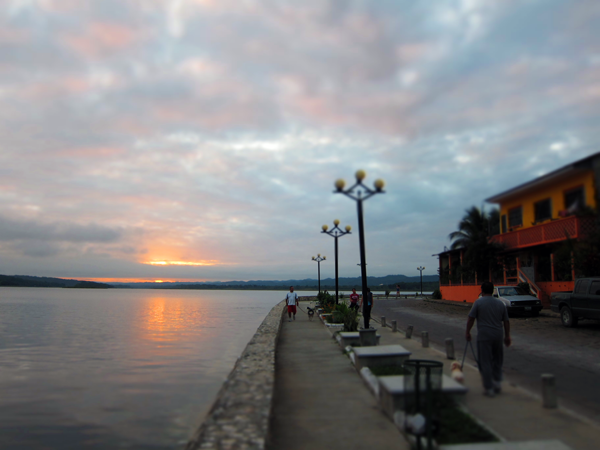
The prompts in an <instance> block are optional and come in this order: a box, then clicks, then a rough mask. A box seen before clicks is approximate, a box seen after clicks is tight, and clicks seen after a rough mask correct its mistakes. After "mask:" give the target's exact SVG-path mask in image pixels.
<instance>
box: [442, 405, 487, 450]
mask: <svg viewBox="0 0 600 450" xmlns="http://www.w3.org/2000/svg"><path fill="white" fill-rule="evenodd" d="M440 403H441V404H440V410H439V412H440V416H439V418H440V423H441V426H440V428H439V431H438V433H437V436H436V440H437V441H438V443H439V444H443V445H449V444H469V443H475V442H498V439H497V438H496V436H494V435H493V434H492V433H490V432H489V431H488V430H487V429H485V428H483V427H482V426H481V425H479V423H477V421H475V420H474V419H473V418H472V417H471V416H470V415H469V414H467V413H465V412H464V411H463V410H462V409H460V407H459V406H458V405H457V404H456V403H455V402H454V401H452V400H451V399H450V398H448V397H447V396H442V398H441V402H440Z"/></svg>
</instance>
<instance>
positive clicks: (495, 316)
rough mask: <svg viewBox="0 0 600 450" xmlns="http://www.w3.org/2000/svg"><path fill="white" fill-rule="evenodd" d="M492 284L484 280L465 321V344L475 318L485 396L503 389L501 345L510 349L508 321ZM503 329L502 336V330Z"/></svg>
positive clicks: (479, 362) (502, 354) (504, 308)
mask: <svg viewBox="0 0 600 450" xmlns="http://www.w3.org/2000/svg"><path fill="white" fill-rule="evenodd" d="M493 293H494V285H493V284H492V283H491V282H489V281H486V282H484V283H483V284H482V285H481V297H479V298H478V299H477V300H475V303H473V307H472V308H471V312H469V318H468V320H467V332H466V335H465V337H466V339H467V341H470V340H471V328H473V324H474V323H475V319H477V354H478V359H479V361H478V365H479V373H480V374H481V380H482V381H483V389H484V393H483V394H484V395H486V396H488V397H494V396H495V395H496V394H499V393H500V392H501V390H502V387H501V382H502V362H503V359H504V351H503V348H502V341H503V340H504V345H506V346H507V347H510V344H511V339H510V322H509V321H508V312H507V311H506V306H504V303H502V302H501V301H500V300H498V299H496V298H494V297H493V296H492V294H493ZM503 328H504V333H502V329H503Z"/></svg>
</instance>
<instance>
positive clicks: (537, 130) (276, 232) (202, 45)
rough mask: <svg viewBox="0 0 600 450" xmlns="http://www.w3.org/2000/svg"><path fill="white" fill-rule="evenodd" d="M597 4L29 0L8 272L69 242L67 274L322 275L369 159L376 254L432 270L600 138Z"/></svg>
mask: <svg viewBox="0 0 600 450" xmlns="http://www.w3.org/2000/svg"><path fill="white" fill-rule="evenodd" d="M599 16H600V7H599V6H598V5H597V2H593V1H582V2H577V4H566V3H565V2H561V1H558V0H550V1H547V2H540V1H530V2H526V3H518V2H514V1H493V0H485V1H484V0H478V1H476V0H455V1H448V2H436V3H423V2H413V1H408V0H406V1H399V2H376V1H367V0H364V1H357V2H350V3H349V2H339V1H333V0H332V1H317V0H314V1H306V2H302V3H301V4H300V3H285V2H276V1H264V2H238V1H235V2H234V1H230V0H223V1H219V2H214V1H193V0H178V1H166V0H165V1H163V0H149V1H145V2H138V1H137V0H119V1H117V0H102V1H100V0H96V1H90V2H77V1H71V0H68V1H67V0H61V1H50V0H44V1H26V2H25V1H11V2H10V3H9V4H8V6H5V7H3V9H0V22H1V25H2V26H1V27H0V30H1V31H0V54H1V55H2V58H0V60H1V61H2V62H0V85H1V86H2V89H0V98H1V99H2V102H1V104H2V105H4V106H0V208H2V209H1V210H2V211H3V213H2V216H0V242H1V244H2V247H1V248H0V273H5V272H13V271H12V270H11V268H12V267H18V268H19V270H20V271H21V272H22V273H27V270H28V269H27V268H29V273H32V274H35V273H34V272H39V271H43V270H49V271H51V270H55V268H54V267H49V266H44V265H43V264H41V263H40V261H41V260H43V259H44V258H39V256H43V255H52V256H53V258H57V259H58V260H60V262H61V265H60V267H63V268H64V270H65V271H66V272H67V273H64V274H63V275H64V276H75V274H87V275H86V276H89V277H101V276H108V277H111V276H115V274H114V273H113V274H111V273H109V272H110V271H111V270H113V271H114V272H115V273H118V274H122V275H123V276H130V277H140V276H143V274H149V275H151V276H159V277H167V276H169V277H171V278H173V277H177V276H180V277H182V278H188V279H189V278H194V277H200V278H203V279H207V278H218V279H231V278H238V279H249V278H254V279H256V278H263V279H264V278H277V277H282V278H304V277H307V276H312V277H314V275H315V274H314V270H313V269H314V268H313V267H312V265H311V260H310V256H312V255H313V254H316V253H321V254H326V253H331V252H328V251H326V250H327V249H328V248H329V249H331V245H332V242H330V240H327V238H326V237H324V236H322V235H320V233H319V230H320V226H321V225H322V224H323V223H329V224H331V222H332V221H333V219H336V218H337V219H340V220H341V221H342V224H344V225H345V224H350V225H352V226H353V228H354V230H357V219H356V205H355V204H354V202H352V201H351V200H349V199H347V198H344V197H343V196H340V195H334V194H333V193H332V190H333V181H334V180H335V179H336V178H339V177H345V178H346V179H347V181H349V180H350V179H352V177H353V174H354V172H355V171H356V170H357V169H358V168H365V169H366V170H367V172H368V173H369V177H368V179H367V180H368V183H372V181H373V180H374V179H375V178H378V177H382V178H384V179H386V181H387V182H388V186H387V188H386V191H387V192H386V194H385V195H380V196H376V197H375V198H373V199H370V200H369V201H368V202H367V203H366V204H365V226H366V229H367V244H368V259H369V270H370V271H371V270H372V271H373V272H374V273H377V274H380V275H385V274H387V273H390V272H406V273H407V274H410V271H412V270H414V269H413V267H416V266H417V265H425V266H427V267H430V266H431V267H432V269H434V266H433V265H432V263H431V256H430V255H431V254H433V253H436V252H438V251H440V250H441V249H442V248H443V246H444V245H447V244H448V240H447V235H448V233H450V232H451V231H452V230H453V229H454V227H455V226H456V223H457V222H458V220H460V217H461V216H462V213H463V211H464V210H465V209H466V208H468V207H469V206H471V205H480V204H481V203H482V201H483V199H484V198H486V197H489V196H491V195H493V194H495V193H497V192H501V191H503V190H506V189H507V188H510V187H511V186H515V185H518V184H521V183H522V182H524V181H527V180H530V179H532V178H533V177H535V176H537V175H538V174H540V173H544V172H548V171H550V170H554V169H556V168H558V167H560V166H561V165H563V164H566V163H568V162H570V161H573V160H576V159H578V158H581V157H584V156H586V155H589V154H591V153H594V152H596V151H598V142H599V138H600V132H599V131H598V130H597V122H598V116H599V107H598V104H599V103H598V101H597V100H598V97H599V95H600V94H599V93H600V87H599V84H598V81H597V80H598V79H599V78H600V77H599V75H600V72H599V71H600V65H598V63H597V61H598V60H599V58H600V56H599V55H600V39H599V38H598V36H597V33H596V30H595V23H596V22H597V19H598V18H599ZM355 238H356V235H353V236H348V237H346V238H344V242H340V244H341V245H342V247H341V249H340V251H341V255H342V259H341V261H340V264H341V268H342V270H343V271H345V272H347V273H348V274H350V275H354V274H356V273H357V271H358V268H357V266H356V263H357V262H358V261H357V259H358V256H357V252H358V244H357V242H356V239H355ZM8 255H10V258H7V257H8ZM422 258H428V259H426V260H423V259H422ZM7 261H10V262H7ZM148 261H175V262H179V263H182V264H177V265H170V266H151V265H148V264H144V263H145V262H148ZM206 261H210V262H214V265H212V266H192V265H188V264H194V263H198V262H206ZM107 262H109V264H108V267H107ZM328 270H330V269H329V266H328V265H327V264H326V265H325V268H324V271H325V273H327V271H328ZM86 271H87V272H86ZM431 273H435V272H434V271H432V272H431ZM100 274H101V275H100ZM161 274H162V275H161ZM298 274H301V276H297V275H298ZM55 275H59V274H57V273H55Z"/></svg>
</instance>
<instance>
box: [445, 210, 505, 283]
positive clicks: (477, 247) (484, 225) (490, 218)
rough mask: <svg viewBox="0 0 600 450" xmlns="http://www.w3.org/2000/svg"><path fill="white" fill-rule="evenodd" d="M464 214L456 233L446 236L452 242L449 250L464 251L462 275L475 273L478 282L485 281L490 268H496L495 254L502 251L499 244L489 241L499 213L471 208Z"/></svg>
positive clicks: (495, 227) (493, 232)
mask: <svg viewBox="0 0 600 450" xmlns="http://www.w3.org/2000/svg"><path fill="white" fill-rule="evenodd" d="M465 213H466V214H465V215H464V216H463V218H462V220H461V221H460V222H459V223H458V231H453V232H452V233H450V234H449V235H448V237H449V238H450V239H451V240H452V241H453V242H452V245H451V246H450V248H451V249H452V250H456V249H464V250H465V253H464V258H463V268H462V270H463V273H464V272H466V273H468V274H471V275H472V274H474V273H477V278H478V280H487V279H488V276H489V270H490V268H492V269H496V268H497V267H496V266H497V265H498V261H497V254H498V251H499V250H501V249H502V247H501V246H500V245H499V244H497V243H494V242H490V240H489V238H490V236H492V235H493V234H495V230H496V229H497V224H498V222H499V212H498V210H497V209H493V210H492V211H490V212H489V213H487V212H486V211H485V210H484V208H483V207H481V209H480V208H478V207H476V206H472V207H471V208H469V209H467V210H465Z"/></svg>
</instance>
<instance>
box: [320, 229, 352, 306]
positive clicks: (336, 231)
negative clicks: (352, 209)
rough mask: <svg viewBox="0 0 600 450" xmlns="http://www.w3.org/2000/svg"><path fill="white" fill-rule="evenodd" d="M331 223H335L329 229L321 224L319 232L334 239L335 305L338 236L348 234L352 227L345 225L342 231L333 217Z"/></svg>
mask: <svg viewBox="0 0 600 450" xmlns="http://www.w3.org/2000/svg"><path fill="white" fill-rule="evenodd" d="M333 224H334V225H335V226H334V227H333V228H332V229H331V230H329V231H327V229H328V228H329V227H328V226H327V225H323V227H322V228H323V231H321V233H325V234H328V235H329V236H331V237H333V238H334V239H335V304H336V305H337V303H338V243H337V241H338V238H339V237H342V236H345V235H346V234H350V230H351V229H352V227H351V226H350V225H347V226H346V231H342V230H341V229H340V227H338V225H339V224H340V221H339V220H337V219H335V220H334V221H333Z"/></svg>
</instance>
